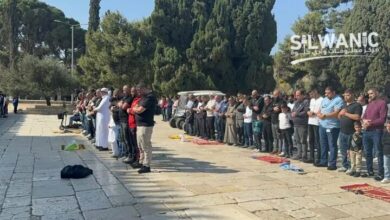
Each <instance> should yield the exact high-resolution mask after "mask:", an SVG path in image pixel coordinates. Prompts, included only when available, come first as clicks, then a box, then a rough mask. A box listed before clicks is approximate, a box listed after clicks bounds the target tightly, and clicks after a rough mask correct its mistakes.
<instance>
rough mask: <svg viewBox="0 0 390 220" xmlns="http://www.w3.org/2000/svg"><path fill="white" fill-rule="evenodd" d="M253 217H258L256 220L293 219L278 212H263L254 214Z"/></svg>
mask: <svg viewBox="0 0 390 220" xmlns="http://www.w3.org/2000/svg"><path fill="white" fill-rule="evenodd" d="M255 215H256V216H258V219H264V220H290V219H294V218H292V217H290V216H288V215H286V214H284V213H282V212H278V211H276V210H265V211H258V212H255Z"/></svg>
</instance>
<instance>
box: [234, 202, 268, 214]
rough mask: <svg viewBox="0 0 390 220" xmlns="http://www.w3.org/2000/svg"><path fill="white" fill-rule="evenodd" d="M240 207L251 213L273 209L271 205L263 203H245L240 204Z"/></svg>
mask: <svg viewBox="0 0 390 220" xmlns="http://www.w3.org/2000/svg"><path fill="white" fill-rule="evenodd" d="M238 205H239V206H240V207H242V208H244V209H246V210H248V211H249V212H255V211H264V210H271V209H273V208H272V207H271V206H270V205H267V204H265V203H264V202H262V201H253V202H244V203H238Z"/></svg>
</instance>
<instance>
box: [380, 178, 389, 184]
mask: <svg viewBox="0 0 390 220" xmlns="http://www.w3.org/2000/svg"><path fill="white" fill-rule="evenodd" d="M381 183H390V179H386V178H385V179H383V180H382V181H381Z"/></svg>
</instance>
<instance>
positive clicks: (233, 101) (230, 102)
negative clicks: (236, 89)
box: [229, 96, 236, 105]
mask: <svg viewBox="0 0 390 220" xmlns="http://www.w3.org/2000/svg"><path fill="white" fill-rule="evenodd" d="M235 103H236V97H234V96H231V97H230V98H229V104H230V105H234V104H235Z"/></svg>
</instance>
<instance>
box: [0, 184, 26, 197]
mask: <svg viewBox="0 0 390 220" xmlns="http://www.w3.org/2000/svg"><path fill="white" fill-rule="evenodd" d="M31 185H32V183H28V182H13V181H12V182H11V183H10V186H9V188H8V190H7V195H6V197H8V198H9V197H20V196H30V195H31Z"/></svg>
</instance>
